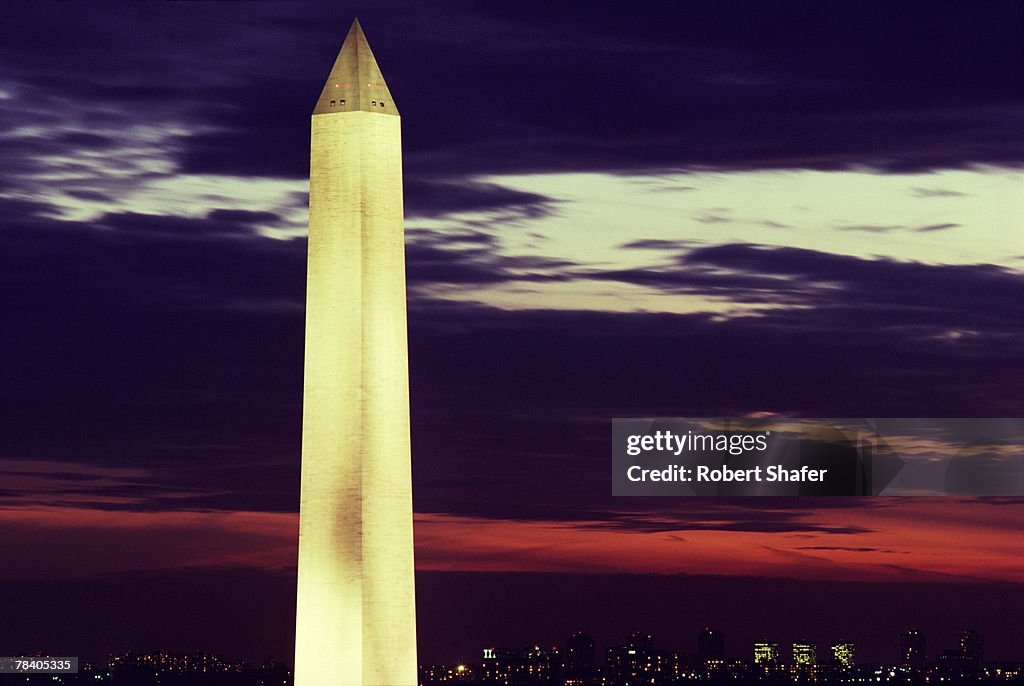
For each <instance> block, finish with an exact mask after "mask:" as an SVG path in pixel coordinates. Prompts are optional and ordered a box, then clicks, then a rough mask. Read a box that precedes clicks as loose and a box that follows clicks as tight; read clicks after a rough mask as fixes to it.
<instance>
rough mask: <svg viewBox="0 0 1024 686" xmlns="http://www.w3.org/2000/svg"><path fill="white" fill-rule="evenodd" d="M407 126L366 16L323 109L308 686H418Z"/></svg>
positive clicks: (310, 305) (305, 489) (312, 246)
mask: <svg viewBox="0 0 1024 686" xmlns="http://www.w3.org/2000/svg"><path fill="white" fill-rule="evenodd" d="M408 366H409V363H408V348H407V342H406V313H405V238H404V225H403V210H402V144H401V122H400V119H399V116H398V110H397V109H396V108H395V102H394V100H392V98H391V93H389V92H388V87H387V85H386V84H385V83H384V77H383V76H381V73H380V69H379V68H378V67H377V61H376V60H375V59H374V57H373V53H372V52H370V46H369V44H368V43H367V42H366V36H364V35H363V30H362V27H360V26H359V22H358V20H357V21H355V22H353V23H352V28H350V29H349V32H348V35H347V36H346V37H345V42H344V44H343V45H342V47H341V52H340V53H339V54H338V58H337V60H336V61H335V63H334V67H333V68H332V69H331V73H330V76H329V77H328V78H327V83H325V84H324V88H323V91H322V92H321V93H320V98H319V100H317V102H316V107H315V108H314V109H313V116H312V133H311V141H310V165H309V258H308V266H307V283H306V363H305V383H304V395H303V415H302V488H301V496H300V504H299V568H298V602H297V608H296V628H295V684H296V686H414V685H415V684H416V683H417V666H416V605H415V589H414V585H415V584H414V579H413V539H412V478H411V461H410V450H409V370H408Z"/></svg>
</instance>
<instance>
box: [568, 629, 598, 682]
mask: <svg viewBox="0 0 1024 686" xmlns="http://www.w3.org/2000/svg"><path fill="white" fill-rule="evenodd" d="M595 675H596V669H595V667H594V640H593V639H592V638H590V636H588V635H586V634H585V633H583V632H582V631H577V632H576V633H574V634H572V635H570V636H569V637H568V638H566V639H565V652H564V653H563V654H562V676H563V677H564V681H565V684H567V685H568V686H576V684H584V683H587V682H589V681H591V680H593V679H594V677H595Z"/></svg>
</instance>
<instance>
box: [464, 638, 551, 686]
mask: <svg viewBox="0 0 1024 686" xmlns="http://www.w3.org/2000/svg"><path fill="white" fill-rule="evenodd" d="M561 666H562V663H561V659H560V657H559V654H558V649H557V648H554V647H552V648H551V649H550V650H546V649H544V648H541V647H540V646H537V645H535V646H533V647H532V648H514V649H507V648H484V659H483V662H482V664H481V666H480V675H479V679H480V680H481V681H483V682H484V683H494V684H553V683H557V682H558V680H559V678H560V674H561Z"/></svg>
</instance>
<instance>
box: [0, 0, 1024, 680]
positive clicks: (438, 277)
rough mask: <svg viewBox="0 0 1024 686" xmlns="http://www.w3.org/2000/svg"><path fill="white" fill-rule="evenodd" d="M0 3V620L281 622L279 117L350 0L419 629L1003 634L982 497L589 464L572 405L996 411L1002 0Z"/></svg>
mask: <svg viewBox="0 0 1024 686" xmlns="http://www.w3.org/2000/svg"><path fill="white" fill-rule="evenodd" d="M6 12H7V15H6V18H5V21H4V22H3V25H2V27H0V159H2V160H3V162H2V165H3V167H2V168H3V174H2V175H0V294H2V298H3V300H2V302H3V307H2V308H0V331H2V332H3V335H2V338H0V341H2V353H3V354H2V356H0V360H2V361H0V379H2V382H0V383H2V386H0V388H2V391H0V420H2V421H0V426H2V427H3V430H2V432H0V519H2V520H3V526H2V527H0V545H2V548H0V549H3V550H5V551H8V552H7V553H5V555H4V558H3V559H4V564H3V565H0V567H2V570H0V577H2V580H3V582H4V584H3V587H2V588H3V590H0V594H2V595H0V601H2V604H4V606H5V607H6V608H7V609H6V611H5V615H6V617H7V618H8V621H5V622H4V626H3V627H0V654H12V652H11V651H15V652H16V651H19V650H22V649H32V650H36V649H41V650H49V651H51V652H53V653H54V654H81V655H83V656H95V655H98V654H101V653H103V652H105V651H108V650H120V649H125V648H130V647H131V648H136V649H149V648H177V649H193V648H202V649H206V650H210V651H214V652H223V653H226V654H229V655H240V656H245V657H252V658H259V657H262V656H263V655H265V654H268V653H269V654H274V655H276V656H278V657H282V658H285V659H290V652H291V645H290V643H289V642H290V640H291V632H292V630H293V629H292V623H293V622H294V616H293V609H292V603H293V596H294V569H293V568H294V554H295V550H294V539H295V531H296V530H295V526H296V524H295V522H296V519H295V512H296V509H297V502H298V474H299V462H298V461H299V448H300V446H299V435H300V417H301V379H302V335H303V331H302V315H303V297H304V269H305V241H304V238H303V237H302V233H303V230H304V222H305V214H304V213H305V203H306V195H305V182H304V179H305V177H306V175H307V170H308V166H307V165H308V126H309V121H308V117H309V112H310V110H311V108H312V105H313V101H314V99H315V98H316V95H317V94H318V93H319V89H320V87H321V85H322V81H323V79H324V77H325V76H326V73H327V71H328V69H329V67H330V64H331V63H332V60H333V58H334V56H335V55H336V53H337V50H338V49H339V48H340V43H341V40H342V38H343V36H344V34H345V32H346V30H347V28H348V25H349V23H350V22H351V19H352V17H353V16H356V15H358V16H359V18H360V21H361V23H362V24H363V26H364V28H365V29H366V32H367V35H368V37H369V40H370V43H371V45H372V47H373V49H374V52H375V54H376V56H377V58H378V61H379V63H380V65H381V68H382V70H383V73H384V75H385V77H386V78H387V80H388V85H389V88H390V90H391V92H392V93H393V94H394V97H395V100H396V103H397V106H398V108H399V109H400V111H401V113H402V118H403V136H404V144H405V153H406V157H405V160H406V213H407V217H408V221H407V236H408V240H407V259H408V275H409V318H410V356H411V383H412V387H411V391H412V417H413V419H412V421H413V436H412V438H413V460H414V493H415V509H416V513H417V520H416V537H417V556H418V557H417V560H418V562H417V564H418V567H419V569H420V570H421V579H420V583H419V599H420V600H419V602H420V611H419V621H420V636H421V654H422V657H423V658H424V660H449V659H454V658H456V657H461V658H465V659H472V658H475V657H476V655H477V654H478V652H477V651H478V650H479V648H481V647H483V646H484V645H493V644H498V645H502V644H507V645H515V644H526V643H530V642H533V641H535V640H541V641H543V642H545V643H549V642H552V641H560V640H561V637H562V636H564V634H565V633H566V632H568V631H571V630H575V629H578V628H583V629H585V630H588V631H589V632H590V633H592V634H593V635H595V637H596V638H598V640H599V643H601V644H602V645H604V644H608V643H609V642H612V641H615V640H618V639H619V638H621V637H623V636H625V635H626V634H627V633H628V632H630V631H632V630H634V629H646V630H648V631H651V632H654V633H655V637H656V639H658V641H659V642H660V643H663V644H665V645H666V647H672V648H677V649H681V650H684V651H692V650H693V649H694V642H695V638H694V637H695V634H696V631H697V630H698V629H699V628H700V627H701V626H703V625H705V624H713V625H716V626H720V627H721V628H722V629H723V630H724V631H725V632H726V634H727V641H728V644H727V647H728V649H729V651H730V652H731V653H735V654H737V655H743V656H746V655H748V653H749V650H748V648H749V643H750V641H752V640H754V638H757V637H759V636H760V634H762V633H765V634H770V635H772V636H774V637H775V638H776V640H780V641H783V642H784V641H788V640H792V639H794V638H798V637H803V636H807V635H811V636H812V637H815V638H817V639H818V641H819V644H825V643H827V642H828V641H831V640H833V639H835V638H839V637H840V635H844V636H847V637H850V638H852V639H854V640H856V641H858V643H859V644H860V645H861V646H862V648H863V650H862V654H863V655H864V656H865V657H867V658H869V659H871V658H873V659H890V658H891V657H892V656H893V651H894V646H895V645H896V638H895V637H896V635H897V634H898V633H899V631H901V630H903V629H904V628H906V627H907V626H909V625H913V624H917V625H921V626H922V628H924V629H925V630H926V631H927V632H929V634H930V635H931V640H932V643H931V644H930V645H931V650H932V652H934V651H935V650H937V649H939V648H941V647H946V646H948V645H951V644H952V643H953V641H954V637H955V632H956V631H957V630H958V629H959V628H962V627H964V626H968V625H969V626H972V627H974V628H976V629H978V630H980V631H982V632H983V633H984V634H985V635H986V638H987V645H988V647H989V651H990V655H992V656H993V657H997V658H999V657H1003V658H1010V657H1016V658H1024V638H1022V636H1021V634H1020V632H1019V630H1018V628H1017V626H1016V621H1015V619H1013V618H1014V617H1016V616H1020V614H1021V612H1020V610H1021V609H1022V608H1024V587H1022V585H1021V584H1024V576H1022V574H1021V571H1020V568H1021V565H1020V564H1019V562H1020V559H1021V557H1022V556H1024V548H1022V545H1021V543H1020V537H1019V529H1020V526H1021V525H1022V524H1024V501H1021V500H1017V499H1012V498H1003V499H909V498H908V499H884V501H882V500H872V501H850V500H843V499H831V500H823V499H804V500H800V499H789V500H784V499H779V500H776V499H758V500H739V499H732V500H729V499H718V500H710V499H701V500H697V499H691V500H674V499H665V498H662V499H657V500H639V499H625V498H612V497H611V486H610V473H609V467H610V461H609V438H610V421H609V420H610V418H612V417H640V416H681V417H682V416H735V415H743V414H747V413H753V412H775V413H781V414H793V415H804V416H816V417H829V416H840V417H841V416H848V417H885V416H897V417H898V416H905V417H932V416H934V417H955V416H968V417H970V416H974V417H978V416H981V417H984V416H994V417H1012V416H1019V415H1020V407H1021V406H1022V401H1024V396H1022V392H1021V389H1022V388H1024V373H1022V370H1024V365H1022V362H1024V355H1022V343H1024V341H1022V334H1024V329H1022V324H1021V322H1022V321H1024V320H1022V317H1021V314H1022V306H1021V303H1024V275H1022V262H1021V260H1022V259H1024V239H1022V237H1021V225H1020V216H1022V215H1021V213H1020V211H1022V210H1024V199H1022V194H1021V188H1022V185H1021V181H1022V176H1021V171H1020V169H1021V164H1022V162H1024V142H1022V141H1024V136H1022V134H1024V10H1022V5H1021V4H1020V3H1019V2H1000V1H990V2H985V3H973V2H927V3H926V2H920V3H913V2H903V3H890V2H830V3H827V4H823V3H820V2H793V1H790V2H783V3H776V2H764V1H761V2H737V3H725V4H722V3H687V4H682V3H650V4H645V5H643V6H642V8H636V7H630V6H626V5H622V6H617V7H616V6H612V7H610V8H606V7H604V6H599V5H594V4H592V3H554V4H552V3H539V2H537V3H533V2H518V3H515V4H512V3H501V4H496V3H487V4H481V3H459V2H453V3H431V4H429V5H425V4H423V3H400V2H375V3H348V4H346V3H341V4H338V3H322V4H304V3H280V4H264V3H230V4H204V3H188V4H144V5H93V4H89V5H84V4H61V5H52V4H46V5H42V4H32V5H15V6H12V7H9V8H6ZM680 575H681V576H680ZM634 593H636V594H639V595H637V596H635V597H634V595H633V594H634ZM718 599H721V602H717V600H718ZM808 599H810V600H808ZM952 599H957V600H956V601H954V600H952ZM762 603H767V605H762ZM809 608H813V609H809ZM940 610H941V611H940ZM1011 610H1012V611H1011ZM511 615H515V618H514V619H511V618H510V616H511Z"/></svg>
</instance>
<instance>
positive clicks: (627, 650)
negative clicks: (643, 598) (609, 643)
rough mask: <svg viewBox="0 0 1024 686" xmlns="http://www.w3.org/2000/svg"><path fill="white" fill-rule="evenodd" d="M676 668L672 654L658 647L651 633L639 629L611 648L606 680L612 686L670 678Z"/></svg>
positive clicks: (660, 680) (646, 682)
mask: <svg viewBox="0 0 1024 686" xmlns="http://www.w3.org/2000/svg"><path fill="white" fill-rule="evenodd" d="M673 671H674V667H673V664H672V659H671V656H670V655H669V654H668V653H666V652H665V651H664V650H658V649H656V648H655V647H654V641H653V639H652V638H651V636H650V634H644V633H641V632H636V633H634V634H632V635H631V636H630V637H629V638H627V639H626V641H625V642H624V643H623V644H622V645H619V646H615V647H614V648H609V649H608V663H607V665H606V668H605V672H606V673H605V683H606V684H608V685H609V686H611V685H615V686H624V685H626V684H629V685H630V686H632V684H639V683H645V684H651V683H659V682H665V681H669V680H670V679H672V678H673Z"/></svg>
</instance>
